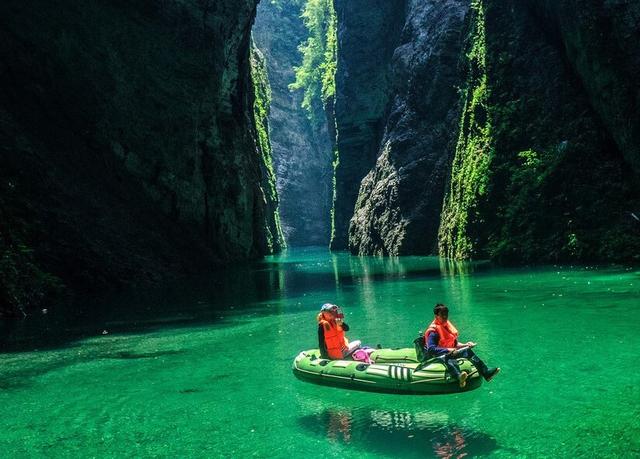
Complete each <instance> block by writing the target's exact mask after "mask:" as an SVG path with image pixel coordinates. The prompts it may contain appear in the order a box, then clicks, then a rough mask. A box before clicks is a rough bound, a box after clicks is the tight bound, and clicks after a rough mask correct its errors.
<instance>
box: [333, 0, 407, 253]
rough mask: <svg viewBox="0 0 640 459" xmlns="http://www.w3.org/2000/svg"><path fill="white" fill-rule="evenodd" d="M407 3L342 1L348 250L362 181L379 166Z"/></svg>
mask: <svg viewBox="0 0 640 459" xmlns="http://www.w3.org/2000/svg"><path fill="white" fill-rule="evenodd" d="M405 5H406V1H405V0H336V1H335V8H336V13H337V16H338V69H337V72H336V98H335V120H336V121H335V122H336V128H337V148H338V155H339V164H338V167H337V168H336V172H335V176H336V196H335V202H334V236H333V239H332V242H331V248H332V249H334V250H343V249H346V248H347V247H348V231H349V221H350V219H351V217H352V216H353V209H354V205H355V203H356V199H357V197H358V188H359V187H360V182H361V180H362V179H363V178H364V177H365V175H367V173H368V172H369V171H370V170H371V168H372V167H373V166H374V165H375V161H376V158H377V156H378V153H379V148H380V140H381V138H382V135H383V130H384V126H385V122H386V118H385V115H386V114H387V110H388V106H389V101H390V100H391V97H392V91H391V88H392V77H391V58H392V55H393V52H394V50H395V48H396V47H397V46H398V42H399V39H400V34H401V32H402V27H403V24H404V21H405Z"/></svg>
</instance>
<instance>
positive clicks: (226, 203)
mask: <svg viewBox="0 0 640 459" xmlns="http://www.w3.org/2000/svg"><path fill="white" fill-rule="evenodd" d="M256 3H257V0H240V1H237V0H233V1H232V0H215V1H213V0H210V1H196V0H163V1H157V2H155V1H154V2H124V1H119V0H118V1H102V0H100V1H96V2H81V1H69V2H65V5H64V7H62V6H61V5H59V4H56V3H52V2H46V1H38V0H26V1H23V0H21V1H14V0H7V1H4V2H2V3H1V4H0V139H1V140H0V145H1V146H0V189H1V193H0V196H1V197H0V212H1V213H2V228H1V229H0V234H1V245H2V247H0V248H1V249H2V251H3V256H2V260H3V262H2V268H1V269H3V270H4V272H5V273H9V275H5V276H3V283H4V284H5V285H3V286H2V291H3V303H4V308H5V309H6V308H7V307H8V306H7V304H14V305H16V304H18V305H19V304H26V303H33V302H34V301H32V300H36V298H32V299H29V298H28V295H27V294H25V293H24V292H26V291H29V289H30V287H29V286H30V285H32V284H33V279H35V278H38V279H41V280H42V283H43V284H42V285H54V284H56V285H59V284H65V285H67V286H68V287H71V290H89V291H96V290H101V289H104V288H109V287H113V286H115V285H131V284H136V283H140V282H148V281H157V280H160V279H163V278H166V277H172V276H176V275H180V274H183V273H187V272H194V271H198V270H201V269H207V268H208V267H210V266H211V265H212V264H213V263H219V262H228V261H232V260H239V259H246V258H250V257H256V256H259V255H261V254H264V253H267V252H268V251H269V248H271V249H272V250H277V249H278V245H279V243H278V241H277V240H271V241H269V240H268V239H269V238H268V237H267V231H266V230H265V228H267V227H273V226H274V225H275V221H274V220H275V218H276V217H275V215H274V213H273V207H274V206H273V205H271V204H270V203H269V200H270V199H271V197H272V196H273V193H272V192H270V191H269V190H266V189H264V187H265V181H264V180H263V177H262V175H263V170H264V169H263V166H264V165H263V164H261V162H262V161H263V159H262V158H263V156H262V154H261V153H260V151H259V149H258V147H257V142H256V131H255V128H254V119H253V92H254V91H253V88H252V85H251V84H250V79H249V74H250V72H249V50H250V30H251V25H252V23H253V18H254V15H255V8H256ZM270 206H271V210H269V207H270ZM30 282H31V284H30ZM39 291H40V292H41V294H39V296H40V297H42V296H44V295H46V288H45V287H42V288H41V289H40V290H39ZM21 292H22V293H21ZM36 296H37V295H36Z"/></svg>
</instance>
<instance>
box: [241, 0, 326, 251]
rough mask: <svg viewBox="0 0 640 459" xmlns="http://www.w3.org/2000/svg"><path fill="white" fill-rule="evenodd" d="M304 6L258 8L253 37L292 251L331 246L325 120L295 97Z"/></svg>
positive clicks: (291, 2) (293, 1)
mask: <svg viewBox="0 0 640 459" xmlns="http://www.w3.org/2000/svg"><path fill="white" fill-rule="evenodd" d="M302 3H303V2H301V1H299V0H282V1H279V2H271V1H263V2H261V3H260V4H259V5H258V12H257V15H256V22H255V25H254V27H253V37H254V40H255V42H256V44H257V46H258V47H259V48H260V50H261V51H262V52H263V54H264V55H265V59H266V62H267V68H268V74H269V82H270V84H271V113H270V115H269V122H270V126H271V129H270V137H271V146H272V149H273V161H274V166H275V171H276V178H277V182H276V184H277V189H278V196H279V198H280V218H281V221H282V229H283V232H284V235H285V238H286V240H287V243H288V244H289V245H290V246H308V245H321V246H325V247H326V246H328V245H329V236H330V229H331V228H330V214H331V199H332V194H333V190H332V174H333V167H332V164H331V162H332V151H331V140H330V138H329V133H328V129H327V121H326V117H325V116H316V117H315V119H314V120H313V121H311V120H310V115H309V113H308V112H307V111H306V110H305V109H303V108H302V106H301V103H302V93H301V91H295V92H292V91H291V90H289V85H290V84H291V83H293V82H294V80H295V75H294V67H296V66H300V65H301V59H302V55H301V53H300V51H299V50H298V46H299V45H300V44H301V43H303V42H304V41H305V40H306V39H307V36H308V31H307V28H306V27H305V26H304V23H303V22H302V18H301V17H300V15H301V5H302Z"/></svg>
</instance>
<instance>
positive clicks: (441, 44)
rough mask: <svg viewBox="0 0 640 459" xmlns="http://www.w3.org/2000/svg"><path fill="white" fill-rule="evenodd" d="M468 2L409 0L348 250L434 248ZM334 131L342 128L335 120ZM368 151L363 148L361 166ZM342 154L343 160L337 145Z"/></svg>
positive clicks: (400, 251) (452, 145) (452, 141)
mask: <svg viewBox="0 0 640 459" xmlns="http://www.w3.org/2000/svg"><path fill="white" fill-rule="evenodd" d="M468 5H469V2H468V1H465V0H446V1H442V0H432V1H409V2H408V5H407V13H406V23H405V24H404V29H403V31H402V39H401V43H400V45H399V46H398V47H397V48H396V49H395V51H394V53H393V60H392V64H391V66H392V73H391V75H392V82H391V85H390V91H389V92H390V94H391V96H390V100H391V101H392V102H391V105H390V110H389V113H388V115H387V116H386V117H385V119H384V135H383V136H382V139H381V140H380V139H375V140H376V142H374V143H373V144H372V147H373V148H374V151H375V156H377V161H376V164H375V166H374V167H373V168H372V169H371V171H370V172H369V173H367V175H366V176H365V177H364V180H362V183H361V186H360V190H359V194H358V199H357V202H356V203H355V210H354V212H353V217H352V218H351V222H350V228H349V248H350V250H351V251H352V252H353V253H357V254H382V255H402V254H429V253H434V252H435V250H436V242H437V232H438V226H439V222H440V211H441V209H442V199H443V194H444V187H445V180H446V178H447V174H448V168H449V163H450V158H451V153H452V151H453V150H454V148H455V142H456V135H457V133H456V128H457V123H458V119H459V111H460V110H459V96H458V93H457V88H458V87H459V86H460V85H461V83H462V81H463V76H462V72H461V70H460V67H459V65H458V62H459V59H460V53H461V49H462V43H463V38H464V26H465V16H466V14H467V12H468ZM387 20H389V19H388V18H387ZM343 52H344V50H343ZM372 106H373V107H377V104H372ZM338 130H339V132H340V133H341V134H342V132H343V131H342V126H341V125H340V124H339V125H338ZM370 154H371V153H369V154H363V155H362V159H361V163H360V164H362V166H363V167H364V166H365V165H366V164H368V163H369V162H370V160H371V156H370ZM340 155H341V160H342V157H343V156H344V151H343V149H340Z"/></svg>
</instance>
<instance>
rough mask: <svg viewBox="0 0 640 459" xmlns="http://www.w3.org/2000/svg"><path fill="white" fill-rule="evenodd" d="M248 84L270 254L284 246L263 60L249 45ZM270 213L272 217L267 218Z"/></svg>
mask: <svg viewBox="0 0 640 459" xmlns="http://www.w3.org/2000/svg"><path fill="white" fill-rule="evenodd" d="M251 81H252V82H253V90H254V102H253V116H254V120H255V128H256V135H257V143H258V148H259V149H260V153H261V159H262V164H261V169H262V171H263V177H262V184H261V188H262V190H263V192H264V195H265V199H266V201H267V208H266V212H267V215H266V219H265V220H266V221H265V232H266V236H267V248H268V250H269V252H271V253H274V252H278V251H280V250H282V249H283V248H284V247H285V240H284V235H283V233H282V227H281V225H280V214H279V212H278V192H277V190H276V174H275V171H274V169H273V159H272V155H271V142H270V141H269V108H270V104H271V87H270V86H269V76H268V74H267V67H266V63H265V60H264V57H263V56H262V54H261V53H260V50H259V49H258V48H257V47H256V46H255V44H252V46H251ZM269 212H272V213H273V216H271V215H269Z"/></svg>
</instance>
